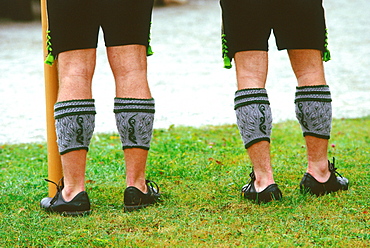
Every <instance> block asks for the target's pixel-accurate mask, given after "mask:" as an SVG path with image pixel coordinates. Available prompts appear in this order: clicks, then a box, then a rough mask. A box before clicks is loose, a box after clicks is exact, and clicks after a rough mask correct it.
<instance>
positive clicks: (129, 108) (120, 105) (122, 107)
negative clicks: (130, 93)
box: [114, 98, 155, 150]
mask: <svg viewBox="0 0 370 248" xmlns="http://www.w3.org/2000/svg"><path fill="white" fill-rule="evenodd" d="M114 113H115V115H116V125H117V129H118V132H119V134H120V137H121V142H122V149H127V148H141V149H144V150H149V148H150V141H151V138H152V133H153V122H154V113H155V106H154V99H133V98H115V99H114Z"/></svg>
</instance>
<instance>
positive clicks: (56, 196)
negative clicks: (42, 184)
mask: <svg viewBox="0 0 370 248" xmlns="http://www.w3.org/2000/svg"><path fill="white" fill-rule="evenodd" d="M44 180H45V181H46V182H48V183H52V184H54V185H55V186H56V187H57V193H56V194H55V196H54V197H53V199H52V200H51V201H50V205H53V204H54V202H56V201H57V200H58V197H59V194H61V193H62V189H63V188H64V183H63V178H61V179H60V180H59V182H58V183H56V182H54V181H51V180H49V179H46V178H45V179H44Z"/></svg>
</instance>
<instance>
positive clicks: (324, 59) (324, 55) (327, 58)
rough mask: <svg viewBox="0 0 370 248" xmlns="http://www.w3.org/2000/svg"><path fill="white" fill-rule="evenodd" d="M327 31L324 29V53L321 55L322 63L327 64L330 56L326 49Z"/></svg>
mask: <svg viewBox="0 0 370 248" xmlns="http://www.w3.org/2000/svg"><path fill="white" fill-rule="evenodd" d="M328 40H329V39H328V29H325V44H324V47H325V51H324V53H323V54H322V60H323V61H324V62H328V61H329V60H331V55H330V51H329V49H328V44H329V43H328Z"/></svg>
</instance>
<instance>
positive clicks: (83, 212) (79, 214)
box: [45, 209, 92, 217]
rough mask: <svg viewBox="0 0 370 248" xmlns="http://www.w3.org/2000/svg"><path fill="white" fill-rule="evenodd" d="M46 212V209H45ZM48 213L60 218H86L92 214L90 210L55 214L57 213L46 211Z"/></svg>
mask: <svg viewBox="0 0 370 248" xmlns="http://www.w3.org/2000/svg"><path fill="white" fill-rule="evenodd" d="M45 210H46V209H45ZM46 212H48V213H52V214H60V215H61V216H66V217H67V216H70V217H77V216H87V215H90V214H91V213H92V210H84V211H68V212H67V211H63V212H57V211H48V210H46Z"/></svg>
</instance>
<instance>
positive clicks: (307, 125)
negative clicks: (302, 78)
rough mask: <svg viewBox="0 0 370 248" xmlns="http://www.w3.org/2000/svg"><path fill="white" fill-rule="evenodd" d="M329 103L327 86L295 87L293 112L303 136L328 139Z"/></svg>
mask: <svg viewBox="0 0 370 248" xmlns="http://www.w3.org/2000/svg"><path fill="white" fill-rule="evenodd" d="M331 101H332V100H331V95H330V89H329V86H327V85H317V86H303V87H297V91H296V94H295V101H294V102H295V112H296V117H297V119H298V121H299V123H300V124H301V128H302V131H303V135H304V136H307V135H308V136H314V137H317V138H322V139H329V138H330V131H331V122H332V106H331Z"/></svg>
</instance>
